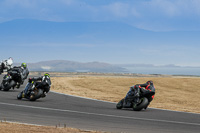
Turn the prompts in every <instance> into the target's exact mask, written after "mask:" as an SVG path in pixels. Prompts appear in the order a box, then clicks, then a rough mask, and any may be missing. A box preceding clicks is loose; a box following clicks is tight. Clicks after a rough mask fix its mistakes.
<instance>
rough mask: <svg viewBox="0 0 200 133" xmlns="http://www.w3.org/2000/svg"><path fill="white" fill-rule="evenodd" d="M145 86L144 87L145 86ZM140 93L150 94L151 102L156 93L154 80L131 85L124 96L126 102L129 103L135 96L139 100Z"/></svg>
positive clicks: (136, 100)
mask: <svg viewBox="0 0 200 133" xmlns="http://www.w3.org/2000/svg"><path fill="white" fill-rule="evenodd" d="M143 87H144V88H143ZM140 95H150V96H149V97H148V100H149V102H151V101H152V100H153V98H154V95H155V87H154V84H153V81H147V82H146V83H144V84H136V85H134V86H131V87H130V90H129V91H128V93H127V94H126V97H125V98H124V103H125V104H126V105H127V104H128V105H129V104H130V100H129V99H132V98H133V97H134V100H135V102H138V100H139V96H140Z"/></svg>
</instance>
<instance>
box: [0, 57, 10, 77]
mask: <svg viewBox="0 0 200 133" xmlns="http://www.w3.org/2000/svg"><path fill="white" fill-rule="evenodd" d="M12 67H13V59H12V57H9V58H8V59H6V60H3V61H2V62H1V63H0V74H1V73H3V71H4V70H7V71H9V70H10V69H11V68H12Z"/></svg>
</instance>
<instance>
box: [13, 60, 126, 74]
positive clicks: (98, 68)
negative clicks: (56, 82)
mask: <svg viewBox="0 0 200 133" xmlns="http://www.w3.org/2000/svg"><path fill="white" fill-rule="evenodd" d="M27 64H28V68H29V70H30V71H57V72H124V71H126V69H125V68H122V67H118V66H115V65H111V64H108V63H102V62H87V63H81V62H75V61H67V60H51V61H41V62H37V63H27ZM15 65H19V63H16V64H15Z"/></svg>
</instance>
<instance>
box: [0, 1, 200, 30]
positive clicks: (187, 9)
mask: <svg viewBox="0 0 200 133" xmlns="http://www.w3.org/2000/svg"><path fill="white" fill-rule="evenodd" d="M199 5H200V0H148V1H147V0H140V1H138V0H132V1H122V0H121V1H119V0H116V1H109V2H105V3H104V4H92V2H90V1H89V2H88V1H86V0H3V1H1V2H0V16H1V18H0V22H4V21H8V20H13V19H39V20H47V21H56V22H66V21H119V22H123V23H127V24H130V25H132V26H135V27H138V28H142V29H148V30H153V31H170V30H184V29H187V30H190V29H192V30H194V29H199V30H200V27H197V28H196V27H195V26H196V25H198V23H199V22H200V8H199ZM185 20H187V21H188V22H186V21H185ZM189 20H190V22H189ZM191 22H193V23H195V24H193V25H190V23H191ZM178 24H181V26H179V25H178Z"/></svg>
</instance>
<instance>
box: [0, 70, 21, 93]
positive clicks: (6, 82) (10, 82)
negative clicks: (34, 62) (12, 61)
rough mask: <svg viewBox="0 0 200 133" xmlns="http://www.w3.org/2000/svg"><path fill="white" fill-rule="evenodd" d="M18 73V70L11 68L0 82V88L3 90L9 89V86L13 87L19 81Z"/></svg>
mask: <svg viewBox="0 0 200 133" xmlns="http://www.w3.org/2000/svg"><path fill="white" fill-rule="evenodd" d="M20 78H21V76H20V74H19V72H17V71H15V70H12V71H9V72H8V73H7V74H6V75H5V76H4V77H3V81H2V83H1V86H0V89H3V90H4V91H9V90H10V89H11V88H13V89H14V88H15V86H16V85H17V83H19V82H20Z"/></svg>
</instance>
